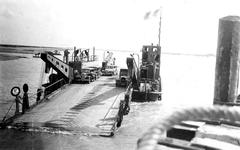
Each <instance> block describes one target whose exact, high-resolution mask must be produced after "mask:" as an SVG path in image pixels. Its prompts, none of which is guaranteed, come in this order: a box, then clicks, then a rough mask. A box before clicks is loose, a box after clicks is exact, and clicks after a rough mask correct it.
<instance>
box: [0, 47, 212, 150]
mask: <svg viewBox="0 0 240 150" xmlns="http://www.w3.org/2000/svg"><path fill="white" fill-rule="evenodd" d="M11 55H24V56H26V57H27V58H20V59H15V60H9V61H0V67H1V68H0V69H1V78H0V83H1V85H0V89H1V91H0V92H1V93H0V94H1V100H0V103H1V104H0V110H1V111H2V114H3V113H4V111H6V109H7V108H9V105H10V104H11V102H12V101H13V97H12V96H10V92H9V91H10V89H11V87H13V86H19V87H22V85H23V84H24V83H28V84H29V87H30V93H34V92H36V89H37V88H38V86H39V84H40V81H41V68H42V64H43V63H42V61H41V59H37V58H32V55H30V54H11ZM102 56H103V52H99V58H100V59H101V58H102ZM127 56H129V53H121V52H116V53H115V57H116V58H117V59H116V64H117V65H119V66H121V67H126V65H125V64H126V57H127ZM215 59H216V58H215V57H196V56H184V55H166V54H163V55H162V61H161V76H162V86H163V92H164V94H163V101H161V102H153V103H142V104H139V103H132V104H131V111H130V113H129V115H128V116H126V117H125V118H124V121H123V124H122V127H121V128H120V129H119V131H118V132H117V133H116V136H115V137H113V138H102V137H91V136H79V135H76V136H67V135H61V134H60V135H58V134H48V133H29V132H25V133H24V132H20V131H14V130H4V131H0V149H1V148H2V149H56V150H57V149H87V150H91V149H135V146H136V142H137V139H138V138H139V137H140V136H141V135H142V134H143V133H144V132H145V131H146V130H147V129H148V128H149V127H150V126H151V125H152V124H153V123H154V122H156V121H157V120H158V119H159V118H160V117H161V116H162V115H163V114H165V113H166V112H169V111H171V109H176V108H181V107H186V106H196V105H197V106H200V105H203V106H206V105H211V104H212V102H213V91H214V71H215ZM3 110H4V111H3ZM3 137H4V138H3Z"/></svg>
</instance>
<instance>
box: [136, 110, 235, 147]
mask: <svg viewBox="0 0 240 150" xmlns="http://www.w3.org/2000/svg"><path fill="white" fill-rule="evenodd" d="M187 120H192V121H194V120H227V121H229V122H237V121H240V109H239V108H237V107H227V106H214V107H206V108H205V107H196V108H187V109H184V110H178V111H174V112H172V113H171V114H170V115H168V116H167V117H164V118H163V119H161V120H160V121H159V122H158V123H157V124H155V125H154V126H153V127H151V128H150V129H149V130H148V131H147V133H145V134H144V135H143V136H142V138H141V139H139V140H138V143H137V149H138V150H155V149H157V144H158V141H159V140H160V139H161V138H163V137H164V136H165V133H166V131H167V130H168V129H170V128H171V127H172V126H173V125H176V124H179V123H181V122H182V121H187Z"/></svg>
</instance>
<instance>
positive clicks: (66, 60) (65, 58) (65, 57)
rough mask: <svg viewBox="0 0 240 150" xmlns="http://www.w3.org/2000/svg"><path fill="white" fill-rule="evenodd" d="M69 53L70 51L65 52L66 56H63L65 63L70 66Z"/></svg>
mask: <svg viewBox="0 0 240 150" xmlns="http://www.w3.org/2000/svg"><path fill="white" fill-rule="evenodd" d="M69 53H70V52H69V51H68V49H66V50H64V55H63V61H65V62H66V64H68V55H69Z"/></svg>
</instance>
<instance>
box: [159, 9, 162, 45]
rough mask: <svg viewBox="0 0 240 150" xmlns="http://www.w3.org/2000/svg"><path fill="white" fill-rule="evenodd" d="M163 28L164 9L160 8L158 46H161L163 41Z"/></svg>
mask: <svg viewBox="0 0 240 150" xmlns="http://www.w3.org/2000/svg"><path fill="white" fill-rule="evenodd" d="M161 26H162V7H160V20H159V29H158V45H159V46H160V39H161Z"/></svg>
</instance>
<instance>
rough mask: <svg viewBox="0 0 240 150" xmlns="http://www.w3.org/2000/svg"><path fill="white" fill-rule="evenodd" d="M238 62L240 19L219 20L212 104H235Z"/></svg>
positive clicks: (239, 57)
mask: <svg viewBox="0 0 240 150" xmlns="http://www.w3.org/2000/svg"><path fill="white" fill-rule="evenodd" d="M239 61H240V17H238V16H227V17H224V18H221V19H220V20H219V31H218V48H217V58H216V70H215V90H214V104H227V103H228V104H233V103H236V99H237V94H238V93H237V92H238V80H239V67H240V65H239Z"/></svg>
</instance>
